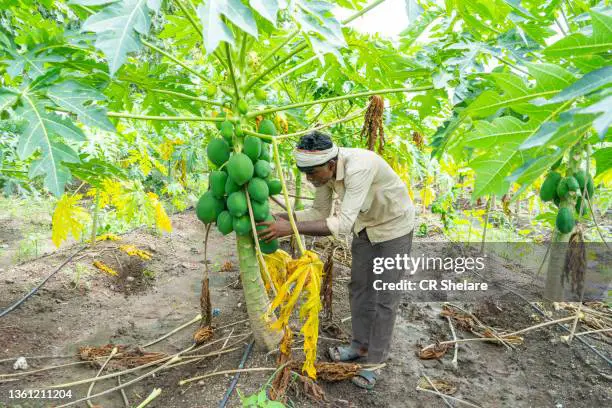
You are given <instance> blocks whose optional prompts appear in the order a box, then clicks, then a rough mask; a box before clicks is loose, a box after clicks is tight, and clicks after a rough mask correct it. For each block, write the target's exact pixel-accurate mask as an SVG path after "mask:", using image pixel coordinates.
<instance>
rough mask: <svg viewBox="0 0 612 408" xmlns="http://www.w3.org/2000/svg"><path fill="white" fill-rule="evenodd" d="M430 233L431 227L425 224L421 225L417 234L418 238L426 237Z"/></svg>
mask: <svg viewBox="0 0 612 408" xmlns="http://www.w3.org/2000/svg"><path fill="white" fill-rule="evenodd" d="M428 232H429V227H428V226H427V224H425V223H424V222H423V223H421V225H419V229H418V231H417V233H416V236H417V237H426V236H427V233H428Z"/></svg>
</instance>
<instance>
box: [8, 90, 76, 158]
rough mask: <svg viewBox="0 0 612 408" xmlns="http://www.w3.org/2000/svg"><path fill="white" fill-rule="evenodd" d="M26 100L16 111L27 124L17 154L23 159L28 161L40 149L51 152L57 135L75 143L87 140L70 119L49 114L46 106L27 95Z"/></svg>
mask: <svg viewBox="0 0 612 408" xmlns="http://www.w3.org/2000/svg"><path fill="white" fill-rule="evenodd" d="M24 100H25V102H24V106H23V107H20V108H19V109H18V110H17V111H16V114H17V115H18V116H21V117H22V118H23V119H25V120H26V123H27V126H26V128H25V130H24V131H23V133H22V135H21V137H20V139H19V144H18V145H17V154H18V155H19V157H20V158H21V159H26V158H27V157H29V156H30V155H32V153H34V152H35V151H36V149H38V148H41V149H43V150H46V151H51V144H52V141H53V138H54V136H56V135H60V136H62V137H63V138H65V139H70V140H74V141H83V140H85V136H84V135H83V132H82V131H81V129H79V128H77V127H76V126H74V124H73V123H72V122H71V121H70V120H69V119H64V118H62V117H61V116H59V115H57V114H55V113H52V112H47V111H46V109H45V105H44V104H43V103H42V102H41V101H38V100H36V99H34V98H33V97H32V96H27V95H26V96H24Z"/></svg>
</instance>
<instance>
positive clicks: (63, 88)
mask: <svg viewBox="0 0 612 408" xmlns="http://www.w3.org/2000/svg"><path fill="white" fill-rule="evenodd" d="M47 96H48V97H49V98H51V100H52V101H54V102H55V103H56V104H57V105H59V106H60V107H62V108H64V109H67V110H69V111H70V112H72V113H75V114H76V115H77V117H78V119H79V120H80V121H81V122H82V123H83V124H85V125H87V126H92V127H98V128H100V129H103V130H107V131H109V132H114V131H115V126H113V124H112V123H111V121H110V120H108V117H107V116H106V110H105V109H104V108H102V107H101V106H97V105H92V104H89V105H86V104H87V103H88V102H91V101H102V100H105V99H106V98H105V97H104V95H102V94H101V93H99V92H98V91H97V90H95V89H93V88H90V87H88V86H85V85H83V84H80V83H78V82H76V81H65V82H61V83H59V84H55V85H53V86H51V87H50V88H49V89H48V91H47Z"/></svg>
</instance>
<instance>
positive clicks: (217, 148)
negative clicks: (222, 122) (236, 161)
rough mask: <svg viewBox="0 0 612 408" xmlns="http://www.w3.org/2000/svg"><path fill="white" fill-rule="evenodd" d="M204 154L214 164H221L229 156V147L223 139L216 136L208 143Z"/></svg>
mask: <svg viewBox="0 0 612 408" xmlns="http://www.w3.org/2000/svg"><path fill="white" fill-rule="evenodd" d="M206 154H207V155H208V160H210V161H211V162H212V163H213V164H214V165H216V166H221V165H222V164H223V163H225V162H226V161H227V160H228V159H229V158H230V147H229V145H228V144H227V142H226V141H225V140H223V139H222V138H220V137H216V138H214V139H213V140H211V141H210V142H209V143H208V146H207V147H206Z"/></svg>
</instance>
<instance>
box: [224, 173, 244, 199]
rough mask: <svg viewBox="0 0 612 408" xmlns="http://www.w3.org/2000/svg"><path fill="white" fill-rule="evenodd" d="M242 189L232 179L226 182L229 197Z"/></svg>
mask: <svg viewBox="0 0 612 408" xmlns="http://www.w3.org/2000/svg"><path fill="white" fill-rule="evenodd" d="M240 189H241V186H239V185H238V184H236V183H234V180H232V178H231V177H228V178H227V181H226V182H225V194H227V195H229V194H232V193H235V192H236V191H240Z"/></svg>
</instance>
